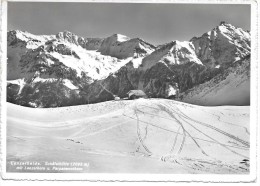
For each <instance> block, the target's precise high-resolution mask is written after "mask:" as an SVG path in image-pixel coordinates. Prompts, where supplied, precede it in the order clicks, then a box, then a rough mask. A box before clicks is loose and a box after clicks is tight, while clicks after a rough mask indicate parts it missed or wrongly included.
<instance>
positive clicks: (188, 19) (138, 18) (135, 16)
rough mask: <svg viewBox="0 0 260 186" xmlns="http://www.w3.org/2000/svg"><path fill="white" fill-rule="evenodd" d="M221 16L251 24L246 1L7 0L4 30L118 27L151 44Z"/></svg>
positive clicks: (101, 33)
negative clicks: (79, 0)
mask: <svg viewBox="0 0 260 186" xmlns="http://www.w3.org/2000/svg"><path fill="white" fill-rule="evenodd" d="M222 20H223V21H226V22H228V23H231V24H232V25H234V26H237V27H241V28H243V29H245V30H250V5H214V4H210V5H209V4H206V5H205V4H204V5H198V4H197V5H194V4H193V5H191V4H189V5H187V4H186V5H184V4H126V3H121V4H119V3H55V2H54V3H53V2H52V3H50V2H48V3H43V2H42V3H36V2H34V3H32V2H29V3H26V2H9V3H8V30H13V29H19V30H23V31H28V32H30V33H33V34H56V33H58V32H60V31H64V30H68V31H71V32H73V33H75V34H77V35H79V36H84V37H107V36H110V35H112V34H114V33H120V34H123V35H127V36H129V37H131V38H134V37H140V38H143V39H144V40H146V41H148V42H150V43H152V44H155V45H156V44H163V43H166V42H169V41H172V40H180V41H184V40H189V39H191V38H192V37H193V36H200V35H202V34H203V33H205V32H207V31H209V30H211V29H212V28H214V27H215V26H217V25H218V24H219V23H220V21H222Z"/></svg>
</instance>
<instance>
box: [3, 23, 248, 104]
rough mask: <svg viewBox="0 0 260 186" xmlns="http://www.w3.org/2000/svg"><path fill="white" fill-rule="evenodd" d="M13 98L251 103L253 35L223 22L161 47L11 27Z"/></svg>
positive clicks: (61, 101)
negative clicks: (136, 93) (134, 94)
mask: <svg viewBox="0 0 260 186" xmlns="http://www.w3.org/2000/svg"><path fill="white" fill-rule="evenodd" d="M7 41H8V50H7V53H8V60H7V63H8V64H7V70H8V72H7V101H8V102H12V103H15V104H19V105H23V106H28V107H60V106H70V105H80V104H89V103H97V102H102V101H107V100H112V99H114V98H115V97H121V98H124V97H127V94H126V93H127V92H128V91H129V90H132V89H140V90H143V91H144V92H145V93H146V94H147V95H148V96H149V97H160V98H169V99H176V100H179V101H183V102H187V103H193V104H198V105H249V104H250V50H251V48H250V42H251V39H250V32H249V31H244V30H243V29H241V28H237V27H235V26H232V25H231V24H228V23H225V22H221V23H220V25H218V26H216V27H215V28H213V29H212V30H211V31H209V32H206V33H204V34H203V35H202V36H200V37H193V38H192V39H191V40H190V41H182V42H180V41H170V42H169V43H166V44H163V45H160V46H154V45H152V44H150V43H148V42H146V41H144V40H143V39H140V38H133V39H131V38H129V37H127V36H124V35H120V34H114V35H112V36H110V37H107V38H84V37H79V36H77V35H75V34H73V33H71V32H68V31H64V32H60V33H58V34H57V35H33V34H30V33H28V32H22V31H18V30H13V31H9V32H8V38H7Z"/></svg>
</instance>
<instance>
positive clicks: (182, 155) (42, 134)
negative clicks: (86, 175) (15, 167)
mask: <svg viewBox="0 0 260 186" xmlns="http://www.w3.org/2000/svg"><path fill="white" fill-rule="evenodd" d="M111 104H113V108H114V109H111V108H110V106H109V105H111ZM8 106H9V107H10V108H12V109H14V110H13V112H12V114H11V115H10V113H9V112H11V111H12V110H8V114H7V119H8V122H7V169H9V170H12V168H11V167H10V165H9V163H10V161H12V160H13V159H19V160H23V161H26V160H37V161H46V159H47V160H51V161H58V160H59V161H83V162H90V163H91V164H92V165H93V166H92V168H90V169H89V170H85V172H103V171H111V172H120V170H123V171H124V172H135V171H136V172H142V173H153V172H158V171H160V173H207V174H209V173H212V174H215V173H217V174H219V173H231V174H234V173H235V174H248V173H249V164H244V163H243V164H242V163H241V162H243V161H244V160H249V149H250V143H249V134H250V133H249V131H248V126H249V116H248V115H245V113H244V112H246V113H247V112H248V111H247V110H246V109H249V107H241V109H239V108H240V107H230V108H229V107H225V108H224V107H223V108H222V107H201V106H195V105H190V104H185V103H180V102H176V101H170V100H165V99H138V100H132V101H117V102H115V101H109V102H105V103H102V104H95V106H93V105H90V106H84V107H83V106H74V107H68V110H67V111H64V108H57V109H49V111H48V109H47V110H46V109H36V110H37V112H34V114H36V116H35V117H36V119H35V118H34V119H32V120H30V118H28V117H27V118H23V117H22V116H21V115H20V112H21V111H20V110H21V109H23V107H21V106H15V105H12V104H9V103H8ZM89 108H95V111H94V110H93V109H92V110H91V109H89ZM115 108H118V109H115ZM227 108H228V109H227ZM34 109H35V108H30V109H27V110H26V109H25V110H24V112H26V116H29V115H30V112H32V111H33V110H34ZM84 109H85V111H84ZM41 110H42V111H43V110H44V112H47V113H48V112H49V114H53V115H55V112H58V111H59V110H63V112H64V113H63V114H64V116H65V115H70V116H71V120H69V119H66V120H64V121H56V120H55V116H51V117H54V120H53V121H52V120H50V119H49V120H48V119H47V118H45V117H43V116H41V114H39V113H41ZM205 110H207V111H205ZM54 111H55V112H54ZM231 111H233V112H234V113H236V114H237V115H239V116H241V117H242V116H243V119H244V120H245V121H247V123H245V124H243V125H242V124H238V123H230V122H228V121H229V119H232V115H230V114H228V112H231ZM84 112H86V113H87V114H88V116H84V114H83V113H84ZM32 113H33V112H32ZM32 113H31V114H32ZM92 113H93V114H92ZM98 113H99V114H98ZM201 113H204V114H203V116H201V117H200V119H198V117H196V115H198V114H201ZM217 113H219V114H217ZM243 114H244V115H243ZM51 117H50V118H51ZM57 117H61V116H58V115H57ZM207 117H208V118H211V119H210V121H208V119H207ZM246 117H247V118H246ZM37 118H38V120H37ZM65 118H69V116H66V117H65ZM223 118H224V119H223ZM244 120H243V121H244ZM216 122H218V123H216ZM215 125H216V126H215ZM221 127H222V128H223V127H224V128H223V129H222V128H221ZM225 127H228V129H230V130H229V132H227V131H224V130H225ZM238 129H241V130H238ZM230 131H232V133H231V132H230ZM230 143H231V144H230ZM50 144H51V145H50ZM8 162H9V163H8ZM130 162H131V163H130ZM115 164H117V165H118V166H114V165H115ZM119 165H121V166H120V167H119ZM136 166H137V167H138V168H137V167H136Z"/></svg>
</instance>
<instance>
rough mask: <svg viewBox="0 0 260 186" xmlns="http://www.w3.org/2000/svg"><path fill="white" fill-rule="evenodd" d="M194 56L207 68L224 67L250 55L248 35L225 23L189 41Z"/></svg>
mask: <svg viewBox="0 0 260 186" xmlns="http://www.w3.org/2000/svg"><path fill="white" fill-rule="evenodd" d="M190 41H191V42H192V43H193V45H194V48H195V52H196V55H197V56H198V57H199V59H200V60H201V61H202V63H203V64H205V65H206V66H208V67H211V68H215V67H216V66H219V65H220V66H223V65H224V66H225V65H226V64H229V63H232V62H234V61H238V60H240V59H242V58H244V57H245V56H247V55H248V54H250V50H251V47H250V41H251V39H250V33H249V32H247V31H244V30H243V29H241V28H238V27H235V26H233V25H231V24H228V23H226V22H221V23H220V25H218V26H217V27H215V28H213V29H212V30H211V31H209V32H206V33H204V34H203V35H202V36H201V37H193V38H192V39H191V40H190Z"/></svg>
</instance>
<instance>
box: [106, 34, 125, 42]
mask: <svg viewBox="0 0 260 186" xmlns="http://www.w3.org/2000/svg"><path fill="white" fill-rule="evenodd" d="M109 38H111V39H115V41H118V42H125V41H128V40H129V39H130V38H129V37H127V36H125V35H122V34H113V35H112V36H110V37H109Z"/></svg>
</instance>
